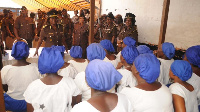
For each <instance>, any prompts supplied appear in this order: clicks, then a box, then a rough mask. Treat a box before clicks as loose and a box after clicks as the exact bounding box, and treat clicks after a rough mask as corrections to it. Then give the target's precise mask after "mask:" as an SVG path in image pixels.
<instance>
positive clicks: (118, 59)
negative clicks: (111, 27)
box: [116, 51, 121, 63]
mask: <svg viewBox="0 0 200 112" xmlns="http://www.w3.org/2000/svg"><path fill="white" fill-rule="evenodd" d="M120 56H121V51H120V52H119V53H118V54H117V55H116V60H117V63H119V62H121V60H120Z"/></svg>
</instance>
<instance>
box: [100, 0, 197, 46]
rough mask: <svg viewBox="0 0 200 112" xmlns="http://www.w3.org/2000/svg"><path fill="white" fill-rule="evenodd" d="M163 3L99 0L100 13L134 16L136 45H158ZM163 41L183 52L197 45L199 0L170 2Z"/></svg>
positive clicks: (148, 0)
mask: <svg viewBox="0 0 200 112" xmlns="http://www.w3.org/2000/svg"><path fill="white" fill-rule="evenodd" d="M162 8H163V0H102V14H107V13H108V12H113V14H114V15H116V14H121V15H122V16H123V17H124V16H125V14H126V13H128V12H131V13H134V14H135V15H136V24H137V26H138V33H139V42H142V43H152V44H158V39H159V33H160V24H161V16H162ZM165 41H166V42H172V43H174V45H175V46H176V47H178V48H183V49H187V48H188V47H190V46H192V45H197V44H198V45H200V0H189V1H188V0H171V3H170V9H169V17H168V26H167V32H166V39H165Z"/></svg>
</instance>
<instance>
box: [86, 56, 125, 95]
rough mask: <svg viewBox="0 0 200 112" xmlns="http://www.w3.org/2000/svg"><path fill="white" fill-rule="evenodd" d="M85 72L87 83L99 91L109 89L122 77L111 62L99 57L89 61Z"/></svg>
mask: <svg viewBox="0 0 200 112" xmlns="http://www.w3.org/2000/svg"><path fill="white" fill-rule="evenodd" d="M85 73H86V81H87V83H88V85H89V86H90V87H91V88H93V89H96V90H100V91H107V90H110V89H111V88H112V87H113V86H114V85H115V84H117V83H118V82H119V81H120V80H121V78H122V75H121V74H120V73H119V72H118V71H117V70H116V69H115V67H114V66H113V65H112V64H111V63H109V62H105V61H103V60H99V59H95V60H93V61H91V62H90V63H89V64H88V66H87V68H86V70H85Z"/></svg>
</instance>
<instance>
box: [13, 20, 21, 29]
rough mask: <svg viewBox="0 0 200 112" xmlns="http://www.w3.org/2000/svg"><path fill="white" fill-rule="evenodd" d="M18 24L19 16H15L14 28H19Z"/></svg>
mask: <svg viewBox="0 0 200 112" xmlns="http://www.w3.org/2000/svg"><path fill="white" fill-rule="evenodd" d="M19 25H20V24H19V17H17V18H16V20H15V25H14V27H15V28H16V29H19V27H20V26H19Z"/></svg>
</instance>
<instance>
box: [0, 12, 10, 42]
mask: <svg viewBox="0 0 200 112" xmlns="http://www.w3.org/2000/svg"><path fill="white" fill-rule="evenodd" d="M8 12H9V10H7V9H4V10H3V19H2V20H1V21H2V24H1V32H2V41H5V40H6V37H7V36H8V34H7V31H6V20H7V19H8Z"/></svg>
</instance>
